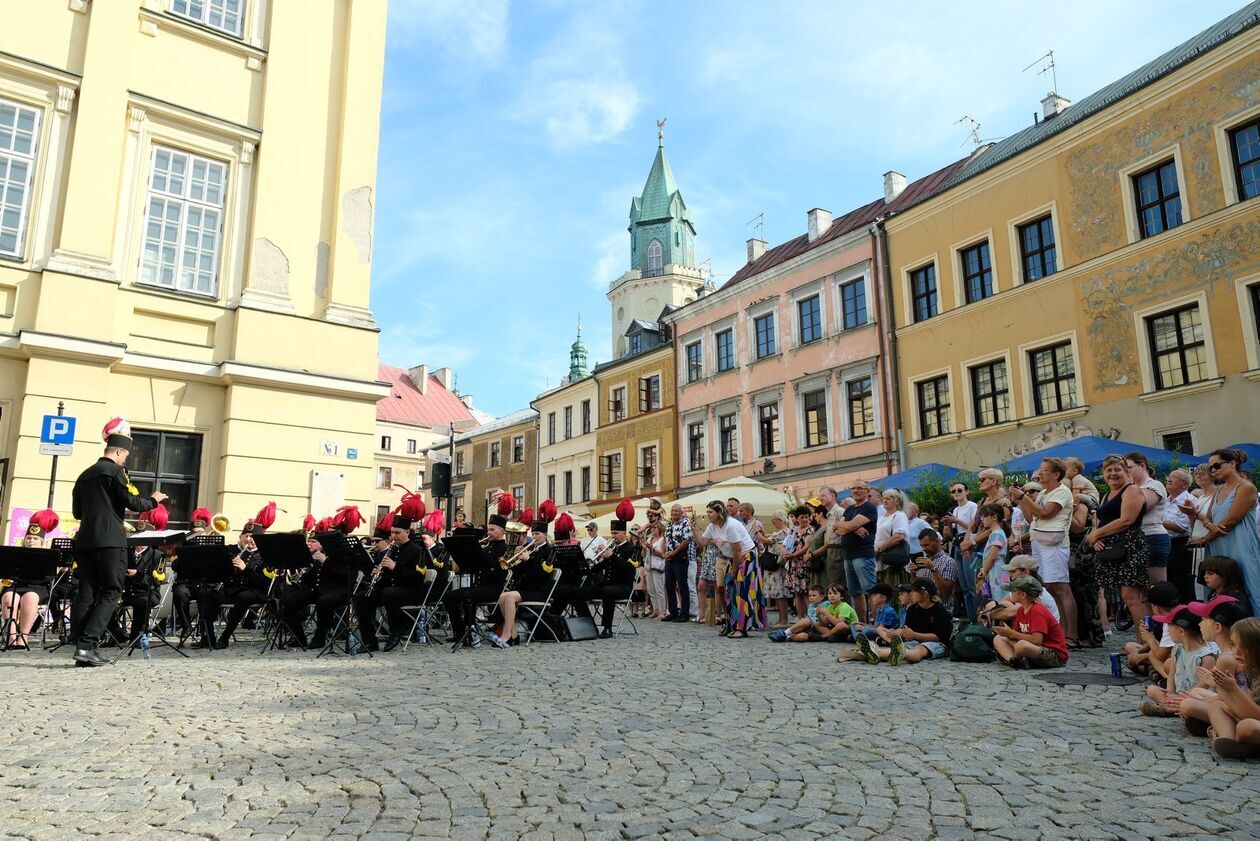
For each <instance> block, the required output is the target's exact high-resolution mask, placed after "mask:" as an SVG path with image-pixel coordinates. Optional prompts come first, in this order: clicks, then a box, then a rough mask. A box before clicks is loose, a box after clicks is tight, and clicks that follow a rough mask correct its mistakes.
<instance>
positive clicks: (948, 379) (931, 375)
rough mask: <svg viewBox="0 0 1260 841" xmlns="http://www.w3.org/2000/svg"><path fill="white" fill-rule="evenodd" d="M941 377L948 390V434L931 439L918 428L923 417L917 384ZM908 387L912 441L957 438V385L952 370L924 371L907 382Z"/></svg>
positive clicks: (944, 433)
mask: <svg viewBox="0 0 1260 841" xmlns="http://www.w3.org/2000/svg"><path fill="white" fill-rule="evenodd" d="M941 377H944V378H945V385H946V386H947V387H948V388H949V412H948V415H949V432H942V433H941V434H940V435H933V436H932V437H931V438H928V437H926V436H924V434H923V429H922V428H921V426H920V418H921V417H922V415H923V412H922V408H923V407H921V406H920V405H919V383H923V382H927V381H928V380H936V379H940V378H941ZM908 382H909V385H910V400H909V403H910V407H911V411H912V412H913V413H914V414H912V415H911V424H912V429H913V430H914V438H913V439H912V440H914V441H928V442H933V441H948V440H949V439H950V436H957V435H958V434H959V429H958V384H957V383H956V382H954V369H953V368H952V367H950V368H937V369H936V370H934V371H924V372H923V373H921V374H919V375H917V376H915V377H914V379H911V380H909V381H908Z"/></svg>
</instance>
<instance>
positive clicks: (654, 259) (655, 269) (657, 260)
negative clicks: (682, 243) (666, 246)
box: [647, 239, 664, 277]
mask: <svg viewBox="0 0 1260 841" xmlns="http://www.w3.org/2000/svg"><path fill="white" fill-rule="evenodd" d="M663 268H664V266H663V264H662V263H661V241H660V240H659V239H654V240H652V241H651V242H649V243H648V253H647V273H648V277H656V276H657V275H658V274H660V273H661V270H662V269H663Z"/></svg>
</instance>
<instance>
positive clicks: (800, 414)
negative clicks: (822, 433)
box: [792, 374, 838, 452]
mask: <svg viewBox="0 0 1260 841" xmlns="http://www.w3.org/2000/svg"><path fill="white" fill-rule="evenodd" d="M831 386H832V382H831V377H830V376H829V375H826V374H815V375H814V376H812V377H807V378H805V379H801V380H797V381H796V382H794V383H792V389H793V400H792V402H793V407H792V408H793V410H794V411H793V413H794V414H795V415H796V444H797V450H799V451H801V452H805V451H809V450H822V449H824V448H826V447H832V446H835V445H836V443H838V442H837V438H836V435H835V423H836V410H835V405H834V400H833V398H834V396H835V395H834V394H833V393H832V387H831ZM820 389H821V390H822V392H823V405H825V406H826V407H827V423H826V424H825V426H824V429H825V430H826V433H827V443H826V444H813V445H810V444H808V443H807V437H806V423H805V394H806V392H813V391H818V390H820Z"/></svg>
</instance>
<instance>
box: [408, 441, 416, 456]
mask: <svg viewBox="0 0 1260 841" xmlns="http://www.w3.org/2000/svg"><path fill="white" fill-rule="evenodd" d="M415 454H416V439H415V438H408V439H407V455H412V456H414V455H415Z"/></svg>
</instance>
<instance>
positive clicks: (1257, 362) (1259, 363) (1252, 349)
mask: <svg viewBox="0 0 1260 841" xmlns="http://www.w3.org/2000/svg"><path fill="white" fill-rule="evenodd" d="M1253 286H1260V274H1253V275H1247V276H1246V277H1240V278H1237V279H1235V280H1234V292H1235V294H1236V295H1237V296H1238V311H1239V312H1240V313H1242V321H1243V324H1242V335H1243V344H1244V345H1245V346H1246V350H1247V370H1248V371H1257V370H1260V335H1258V334H1257V333H1256V317H1257V313H1256V310H1255V307H1256V305H1255V304H1253V303H1252V301H1251V287H1253Z"/></svg>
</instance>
